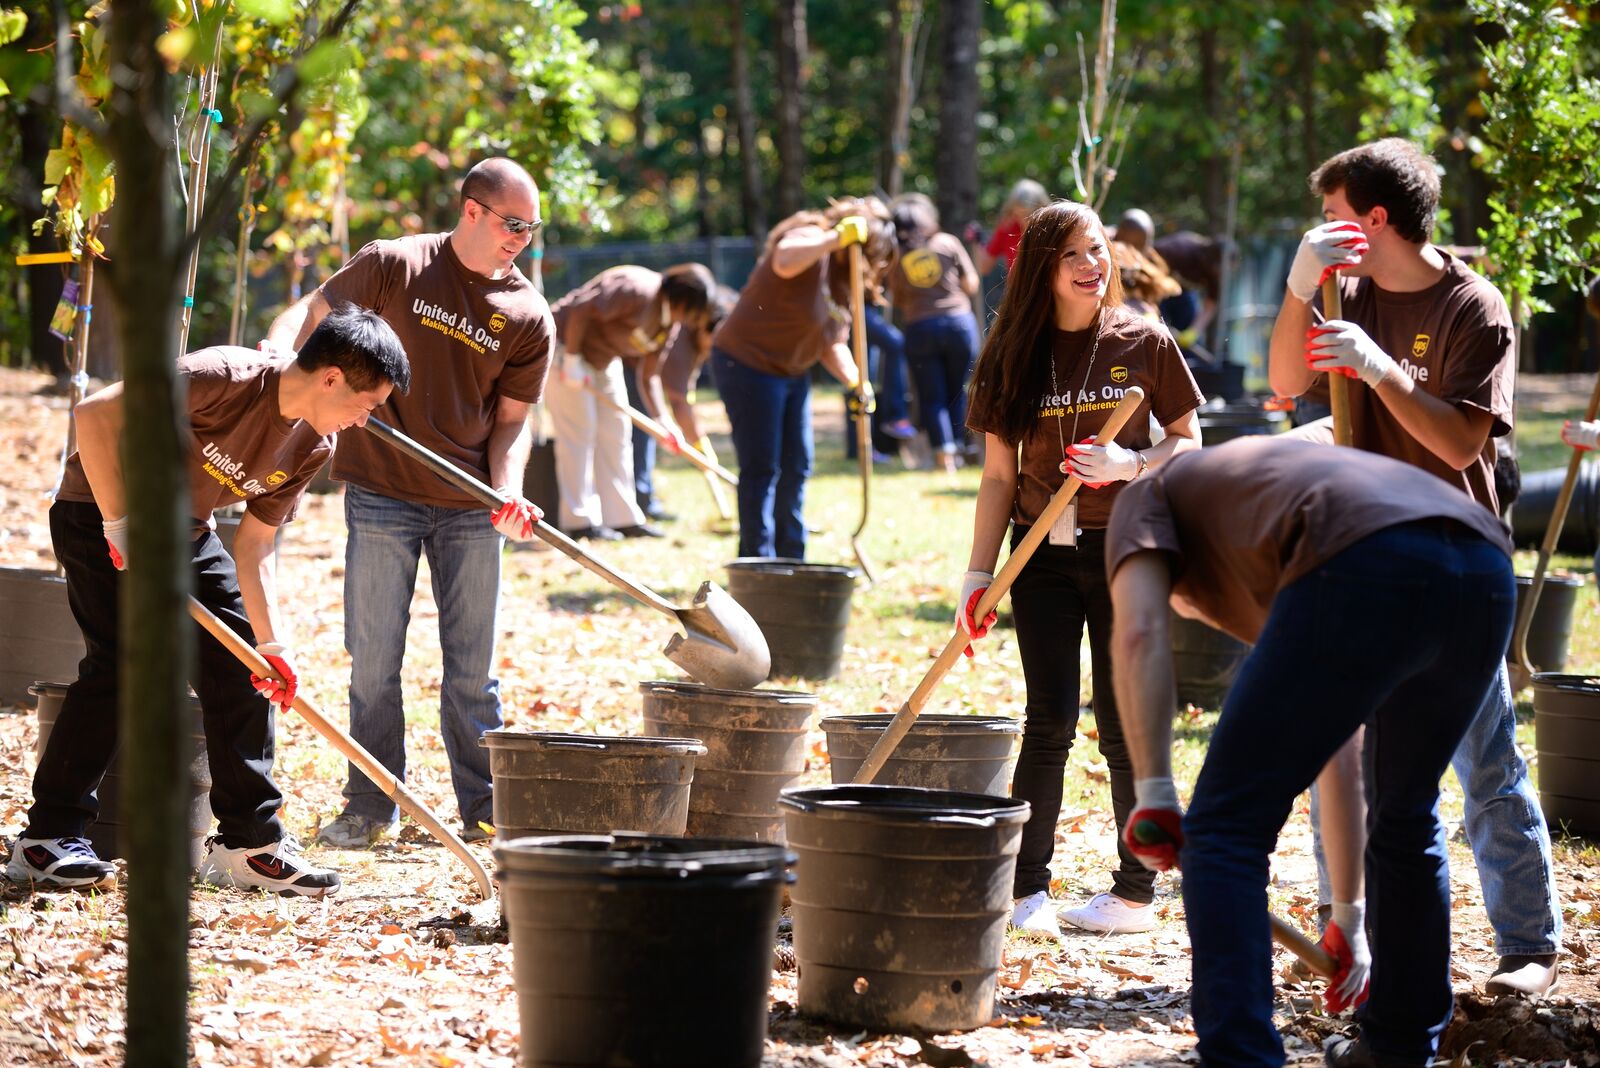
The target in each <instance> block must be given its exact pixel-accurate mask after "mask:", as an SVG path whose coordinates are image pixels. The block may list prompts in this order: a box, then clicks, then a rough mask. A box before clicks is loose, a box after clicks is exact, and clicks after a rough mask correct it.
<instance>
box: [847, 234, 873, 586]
mask: <svg viewBox="0 0 1600 1068" xmlns="http://www.w3.org/2000/svg"><path fill="white" fill-rule="evenodd" d="M865 286H866V277H865V267H864V265H863V264H862V262H861V245H860V244H859V243H858V244H854V245H851V246H850V347H851V349H852V350H853V351H854V353H855V357H856V381H857V382H858V383H860V385H858V386H857V387H856V388H857V389H858V390H859V389H860V388H861V386H862V385H867V384H868V382H867V314H866V303H867V298H866V293H865V288H864V287H865ZM855 418H856V458H857V459H858V460H859V461H860V464H861V522H859V523H857V524H856V530H855V533H854V534H851V535H850V549H851V551H852V552H854V553H855V554H856V562H857V563H859V564H860V565H861V571H862V573H863V574H864V575H866V577H867V585H869V586H871V585H873V584H874V583H876V582H877V581H878V576H877V574H876V572H874V571H873V569H872V561H870V560H868V559H867V554H866V552H865V551H864V550H863V549H862V548H861V532H862V531H864V530H866V529H867V515H868V513H869V510H870V506H871V503H872V494H871V489H872V413H870V412H868V411H867V410H866V408H865V406H863V407H862V409H861V411H859V412H857V413H856V417H855Z"/></svg>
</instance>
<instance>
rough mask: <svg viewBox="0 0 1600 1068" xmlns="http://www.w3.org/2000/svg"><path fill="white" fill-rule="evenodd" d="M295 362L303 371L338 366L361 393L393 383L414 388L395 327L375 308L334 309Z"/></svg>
mask: <svg viewBox="0 0 1600 1068" xmlns="http://www.w3.org/2000/svg"><path fill="white" fill-rule="evenodd" d="M295 363H296V364H297V365H298V366H299V368H300V370H302V371H312V372H314V371H320V370H322V369H323V368H324V367H337V368H338V369H339V370H341V371H343V372H344V380H345V382H346V383H348V384H349V386H350V388H351V389H353V390H355V391H356V392H357V393H365V392H366V391H367V390H369V389H377V388H378V386H379V385H380V384H382V383H384V382H393V383H394V388H395V389H398V390H399V391H400V392H401V393H404V392H406V391H407V390H409V389H410V388H411V364H410V362H409V361H408V360H407V359H406V349H405V346H404V345H402V344H400V339H399V337H397V336H396V335H395V332H394V328H393V327H392V326H390V325H389V324H388V323H387V322H385V321H384V318H383V316H381V315H379V314H378V313H377V312H375V311H370V310H368V309H366V308H360V307H357V306H356V305H354V304H341V305H339V306H338V307H337V308H334V309H333V310H332V311H331V312H329V313H328V314H327V315H324V316H323V317H322V321H321V322H320V323H318V324H317V328H316V329H315V330H313V331H311V336H310V337H308V338H306V343H305V344H304V345H301V346H300V354H299V356H297V357H296V358H295Z"/></svg>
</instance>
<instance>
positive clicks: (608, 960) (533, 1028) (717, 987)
mask: <svg viewBox="0 0 1600 1068" xmlns="http://www.w3.org/2000/svg"><path fill="white" fill-rule="evenodd" d="M494 857H495V862H496V863H497V865H498V871H497V872H496V873H495V875H496V878H497V879H498V880H499V882H500V888H501V900H502V902H503V905H504V910H505V917H506V923H507V925H508V926H509V927H510V929H511V952H512V961H513V977H514V981H515V984H516V989H517V1013H518V1016H519V1017H520V1019H521V1031H522V1060H521V1063H522V1064H523V1065H527V1066H529V1068H534V1066H541V1068H542V1066H546V1065H552V1066H553V1065H629V1066H640V1068H680V1066H683V1065H703V1066H705V1068H746V1066H748V1068H754V1066H756V1065H759V1064H760V1063H761V1058H762V1053H763V1046H764V1044H765V1040H766V1034H767V989H768V987H769V985H770V984H771V979H772V950H773V942H774V939H775V938H776V932H777V923H778V903H779V896H780V894H781V893H782V890H783V886H784V883H785V881H786V879H787V878H788V873H787V869H788V865H789V864H790V863H791V862H792V860H793V858H792V857H791V856H790V855H789V854H788V853H787V852H786V851H785V850H784V848H783V847H782V846H772V845H762V844H759V843H754V842H730V841H722V840H716V839H695V838H661V837H651V836H642V835H641V836H633V835H617V836H569V837H554V838H524V839H517V840H513V841H509V842H502V843H500V844H498V845H496V846H495V849H494Z"/></svg>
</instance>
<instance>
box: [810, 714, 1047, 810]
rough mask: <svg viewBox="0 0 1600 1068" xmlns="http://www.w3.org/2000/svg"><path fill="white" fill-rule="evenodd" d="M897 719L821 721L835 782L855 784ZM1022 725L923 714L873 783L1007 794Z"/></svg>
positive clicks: (1005, 720) (997, 718)
mask: <svg viewBox="0 0 1600 1068" xmlns="http://www.w3.org/2000/svg"><path fill="white" fill-rule="evenodd" d="M893 718H894V717H893V716H891V715H888V714H882V713H868V714H866V715H859V716H829V717H828V718H826V719H824V720H823V721H822V724H821V726H822V732H823V734H825V735H827V738H828V765H829V768H830V770H831V771H832V772H833V781H834V783H836V784H844V783H850V782H853V781H855V777H856V772H858V771H860V770H861V762H862V761H864V760H866V758H867V754H868V753H869V752H871V751H872V747H873V745H874V744H876V743H877V741H878V739H879V738H881V737H883V732H884V731H885V730H886V729H887V728H888V726H889V721H890V720H892V719H893ZM1021 733H1022V724H1021V723H1020V722H1019V721H1017V720H1014V719H1011V718H1009V717H1006V716H952V715H937V714H934V715H930V714H927V713H924V714H923V715H920V716H918V717H917V718H916V720H915V721H914V722H913V723H912V724H911V732H910V733H909V734H907V735H906V736H905V738H904V740H902V741H901V743H900V744H899V745H898V746H896V747H895V751H894V756H892V757H890V758H889V760H888V761H887V762H886V763H885V764H884V765H883V770H882V771H880V772H879V773H878V776H877V778H876V779H874V780H873V782H874V783H876V784H877V785H880V786H922V787H926V788H927V789H930V790H955V791H958V792H961V793H969V794H998V795H1004V794H1005V793H1006V792H1007V791H1006V787H1007V784H1008V783H1009V782H1010V775H1009V765H1010V763H1011V752H1012V750H1013V749H1014V748H1015V746H1016V741H1017V736H1018V735H1020V734H1021Z"/></svg>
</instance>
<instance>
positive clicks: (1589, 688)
mask: <svg viewBox="0 0 1600 1068" xmlns="http://www.w3.org/2000/svg"><path fill="white" fill-rule="evenodd" d="M1533 688H1534V691H1535V692H1537V691H1538V690H1539V689H1540V688H1543V689H1544V690H1546V691H1550V692H1562V693H1592V694H1594V695H1595V696H1597V697H1600V675H1571V674H1565V673H1562V672H1557V671H1538V672H1535V673H1534V676H1533Z"/></svg>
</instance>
